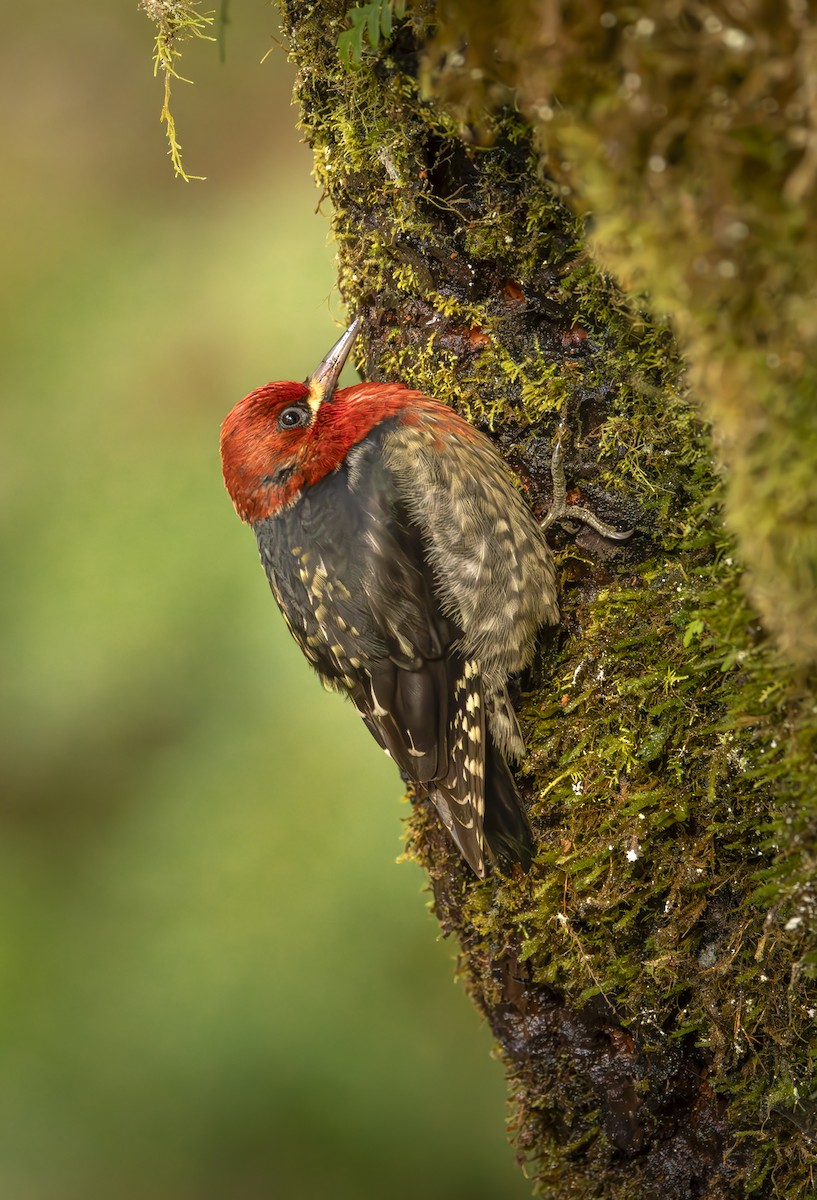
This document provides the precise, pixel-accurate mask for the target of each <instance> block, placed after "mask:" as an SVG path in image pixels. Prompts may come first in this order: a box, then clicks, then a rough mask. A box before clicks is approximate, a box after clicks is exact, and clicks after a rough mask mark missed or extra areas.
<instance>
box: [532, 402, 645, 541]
mask: <svg viewBox="0 0 817 1200" xmlns="http://www.w3.org/2000/svg"><path fill="white" fill-rule="evenodd" d="M565 433H566V428H565V426H564V424H561V425H559V428H558V429H557V431H556V442H555V444H554V446H553V457H552V458H551V460H550V476H551V479H552V480H553V501H552V503H551V506H550V508H549V509H548V513H547V516H546V517H545V519H544V520H543V521H542V522H541V524H540V528H541V529H542V531H543V532H546V531H547V530H548V529H550V527H551V525H556V524H561V523H562V522H563V521H581V522H582V524H584V525H589V526H590V528H591V529H595V531H596V533H600V534H601V536H602V537H606V538H611V539H612V540H613V541H616V542H626V540H627V538H630V537H632V536H633V534H634V533H635V530H634V529H614V528H613V526H612V525H607V524H605V522H604V521H601V520H599V518H598V517H597V516H596V515H595V513H592V512H590V510H589V509H588V508H581V507H580V506H579V505H576V504H568V503H567V480H566V479H565V469H564V461H563V455H562V438H563V436H564V434H565Z"/></svg>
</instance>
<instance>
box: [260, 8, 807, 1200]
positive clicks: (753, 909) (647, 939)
mask: <svg viewBox="0 0 817 1200" xmlns="http://www.w3.org/2000/svg"><path fill="white" fill-rule="evenodd" d="M283 10H284V16H285V25H286V29H287V33H288V36H289V39H290V45H291V52H292V56H293V59H294V61H295V62H296V64H297V67H298V72H299V75H298V85H297V97H298V100H299V102H300V105H301V114H302V121H303V127H304V130H305V134H306V137H307V138H308V140H309V142H310V144H311V145H312V147H313V149H314V152H315V162H316V176H317V180H318V183H319V186H320V188H321V189H322V191H323V194H324V195H325V196H327V197H328V199H329V200H330V201H331V205H332V223H333V231H334V234H335V238H336V241H337V247H338V260H339V288H340V293H341V296H342V298H343V300H344V301H345V303H346V306H347V310H349V311H352V310H353V311H354V312H356V313H359V314H360V315H361V317H362V319H363V334H362V337H363V340H364V342H365V345H366V347H367V361H366V374H367V376H368V377H369V378H373V379H381V380H394V379H400V380H403V381H405V382H406V383H409V384H412V385H415V386H417V387H419V388H421V389H422V390H423V391H425V392H426V393H428V394H430V395H435V396H437V397H438V398H439V399H441V400H443V401H445V402H448V403H451V404H452V405H454V406H455V407H456V408H457V409H458V410H459V411H460V412H462V413H464V414H465V415H466V416H467V417H468V418H469V419H470V420H472V421H473V422H474V423H475V424H477V425H478V426H480V427H481V428H483V429H486V430H488V431H492V433H493V436H494V437H495V438H496V440H497V442H498V444H499V446H500V449H501V450H502V452H503V454H504V456H505V457H506V458H507V460H508V461H509V462H510V463H511V464H512V466H513V467H514V469H515V470H516V473H517V476H518V478H519V480H520V484H521V486H522V488H523V490H524V491H525V492H526V494H527V496H528V498H529V500H530V502H531V504H532V505H533V506H534V509H535V510H536V511H537V513H539V514H540V515H544V513H545V511H546V509H547V505H548V502H549V500H550V469H549V468H550V458H551V451H552V445H553V439H554V436H555V434H556V430H557V427H558V426H559V425H560V423H561V424H562V426H563V429H565V430H567V431H568V432H567V435H566V436H565V451H566V455H565V463H566V469H567V475H568V482H569V485H570V487H571V489H572V492H571V498H573V499H575V500H576V501H577V502H583V503H586V504H588V505H589V506H590V507H592V508H594V509H595V510H596V511H597V512H598V514H599V515H600V516H601V517H602V518H603V519H605V520H608V521H614V522H615V521H620V522H621V523H622V524H624V525H636V526H637V530H638V532H637V534H636V535H635V536H634V537H633V539H631V541H630V542H628V543H627V544H626V546H625V547H622V546H621V545H615V546H614V545H612V544H610V543H608V542H606V541H605V540H604V539H603V538H600V537H598V536H597V535H595V534H593V533H592V531H583V532H581V533H578V534H575V531H570V530H562V531H554V532H553V534H552V536H551V541H552V544H553V545H554V548H555V550H556V553H557V561H558V567H559V574H560V579H561V589H562V592H561V609H562V624H561V626H560V628H559V630H558V632H557V634H556V636H555V637H554V638H552V639H550V640H549V641H547V642H546V643H544V644H543V645H542V647H541V651H540V654H539V656H538V658H537V661H536V663H535V665H534V668H533V669H532V670H531V672H530V673H529V674H528V675H527V676H525V677H524V678H523V679H522V680H521V684H520V691H519V694H518V697H517V706H518V708H519V711H520V714H521V719H522V724H523V732H524V734H525V739H526V743H527V745H528V748H529V755H528V758H527V760H526V762H525V765H524V768H523V771H522V773H521V775H520V776H519V782H520V784H521V786H522V789H523V793H524V795H525V798H526V800H527V802H528V806H529V809H530V812H531V816H532V820H533V823H534V829H535V832H536V834H537V838H538V842H539V847H540V849H539V855H538V859H537V861H536V862H535V863H534V866H533V869H532V870H531V871H530V872H529V873H528V874H522V873H521V872H517V873H516V874H513V875H510V876H508V877H503V876H501V875H497V874H494V875H492V876H489V878H488V879H487V880H486V881H484V882H479V881H476V880H475V879H474V878H473V877H472V876H470V875H469V874H468V871H467V868H464V867H462V866H461V862H460V859H459V855H458V854H457V852H456V850H454V849H452V848H451V846H450V844H449V842H448V841H447V839H446V837H445V835H444V833H442V832H441V831H440V829H439V825H438V824H437V823H436V822H434V821H432V820H431V819H430V817H429V816H428V813H427V811H426V809H425V808H423V807H422V806H420V805H418V806H416V808H415V810H414V812H413V814H412V817H411V819H410V821H409V836H408V848H409V852H410V853H411V854H413V855H414V856H416V857H417V858H418V859H419V860H420V861H421V862H422V863H423V864H424V865H425V866H426V868H427V870H428V872H429V876H430V879H431V886H432V889H433V894H434V906H435V911H436V915H437V917H438V919H439V920H440V923H441V925H442V927H443V929H444V930H445V931H446V932H450V933H455V934H456V936H457V938H458V939H459V942H460V945H461V947H462V954H461V967H460V971H461V976H462V978H463V980H464V982H465V985H466V988H467V990H468V992H469V994H470V995H471V997H472V999H473V1000H474V1002H475V1003H476V1004H477V1006H478V1007H479V1008H480V1009H481V1010H482V1011H483V1012H484V1013H485V1014H486V1016H487V1018H488V1020H489V1021H490V1023H491V1026H492V1028H493V1030H494V1033H495V1035H496V1037H497V1039H498V1041H499V1043H500V1045H501V1047H502V1050H503V1053H504V1056H505V1061H506V1064H507V1068H508V1074H509V1080H510V1093H511V1118H510V1128H511V1132H512V1135H513V1137H514V1138H515V1141H516V1145H517V1147H518V1149H519V1153H520V1155H521V1156H522V1157H525V1158H527V1159H528V1160H529V1162H530V1170H531V1172H532V1173H533V1174H534V1175H535V1177H536V1180H537V1182H538V1184H539V1186H540V1188H541V1190H542V1192H543V1193H544V1194H546V1195H548V1197H553V1198H557V1197H558V1198H561V1197H564V1198H565V1200H566V1198H567V1197H571V1198H572V1197H576V1196H584V1197H600V1198H605V1200H609V1198H615V1200H627V1198H630V1197H638V1198H639V1200H642V1198H643V1197H644V1196H656V1195H661V1196H662V1197H666V1198H667V1200H671V1198H677V1200H688V1198H689V1197H692V1196H701V1197H708V1198H714V1197H735V1198H737V1197H739V1196H740V1197H745V1196H749V1197H751V1196H756V1197H761V1196H768V1195H772V1194H773V1195H776V1196H785V1197H795V1196H800V1197H805V1196H806V1195H808V1194H810V1189H811V1188H812V1184H811V1182H810V1180H811V1167H812V1163H813V1159H814V1141H813V1132H814V1127H815V1123H814V1107H813V1103H812V1100H811V1094H812V1092H813V1090H814V1085H813V1082H812V1080H813V1076H812V1064H811V1052H810V1047H811V1045H812V1044H813V1036H812V1035H813V1028H814V1011H815V1008H817V997H815V989H814V985H813V974H814V969H815V957H814V956H815V947H814V938H813V934H812V927H813V924H814V893H813V890H812V884H811V879H812V875H813V848H814V842H815V838H814V830H815V819H814V818H815V813H814V805H815V800H814V797H815V795H817V777H816V773H815V765H814V750H815V740H816V739H815V734H816V733H817V714H816V713H815V707H814V703H813V699H812V697H811V694H810V693H809V691H808V689H807V688H806V687H805V686H804V682H803V680H802V679H799V680H798V679H797V678H796V676H795V674H794V672H793V670H792V668H791V667H790V665H789V664H788V663H787V661H786V660H785V659H784V658H782V656H781V655H780V654H779V652H778V651H776V650H775V649H774V648H773V646H772V644H771V642H770V641H769V639H768V638H767V637H766V635H765V634H764V631H763V629H762V627H761V624H760V622H759V620H758V618H757V617H756V615H755V613H754V612H753V611H752V609H751V608H750V606H749V604H748V602H747V601H746V599H745V597H744V594H743V592H742V590H741V564H740V561H739V558H738V555H737V552H736V550H735V547H734V545H733V543H732V541H731V539H730V536H729V535H728V534H727V532H726V531H725V529H724V527H723V524H722V520H721V512H720V492H719V485H718V483H717V482H716V478H715V476H714V474H713V469H712V455H711V446H710V441H709V436H708V431H707V429H706V428H705V427H704V426H702V424H701V423H700V421H699V419H698V418H697V416H696V411H697V410H696V408H695V407H694V406H691V405H689V404H688V403H687V402H686V401H685V400H684V398H683V395H680V394H679V380H680V374H681V364H680V361H679V358H678V355H677V352H676V350H675V347H674V344H673V341H672V338H671V336H670V334H669V332H668V330H667V328H666V327H665V326H664V325H662V324H661V323H656V322H655V321H653V320H649V319H647V318H646V317H645V316H644V315H643V314H642V312H641V310H640V307H639V305H638V303H637V302H631V301H628V300H627V299H626V298H625V297H624V296H623V295H622V293H621V292H620V291H619V290H618V289H617V288H616V286H615V284H614V283H612V282H611V281H610V280H609V279H608V278H606V277H605V276H604V275H603V274H602V273H601V272H600V271H599V270H598V269H597V267H596V266H595V265H594V263H593V261H592V259H591V258H590V257H589V256H588V253H587V251H586V249H585V245H584V234H583V229H582V226H581V224H580V223H579V222H577V221H576V220H575V218H574V217H573V216H571V214H570V213H569V212H568V211H567V210H566V209H565V207H564V205H563V200H562V197H561V195H560V194H559V189H558V187H556V186H554V185H553V184H552V183H551V182H550V181H549V179H548V177H547V176H548V171H547V170H546V169H545V167H544V166H543V163H542V161H541V158H540V155H539V153H538V152H537V149H536V146H535V138H534V136H533V132H532V130H531V128H530V127H529V126H528V125H527V124H526V122H525V120H524V119H523V118H522V117H521V116H520V114H519V112H518V111H517V110H516V109H514V108H513V107H511V106H510V105H509V106H507V107H504V108H503V107H497V108H495V109H494V110H493V112H492V113H489V112H487V111H483V112H482V113H481V114H480V117H479V120H478V121H476V120H472V119H471V118H470V117H468V118H467V119H466V118H465V117H462V118H460V117H459V116H456V115H453V114H452V112H451V111H450V110H449V109H447V108H446V107H444V106H442V105H441V104H440V103H439V102H435V101H433V100H432V99H431V98H430V96H429V95H427V94H426V95H424V94H423V93H422V91H421V88H420V84H419V83H418V78H419V74H420V62H421V58H422V55H423V52H424V49H425V48H426V47H427V45H428V43H429V39H430V37H431V34H432V33H433V29H432V27H431V25H430V21H431V7H430V5H429V6H420V5H416V6H414V8H410V9H409V14H408V16H407V17H406V18H405V19H404V20H403V21H397V20H395V22H394V23H393V27H392V31H391V34H390V36H389V37H384V36H383V34H382V29H381V32H380V34H379V35H378V38H377V47H376V49H374V48H373V47H372V45H370V44H369V43H368V42H367V40H366V39H365V38H361V45H360V54H359V61H355V56H350V55H348V54H346V55H344V56H342V55H341V54H340V53H339V49H338V41H339V38H340V37H341V35H342V34H343V32H344V30H346V29H347V28H349V24H348V22H347V13H346V6H345V4H344V3H342V2H340V0H335V2H332V0H321V3H319V4H318V3H310V2H308V0H306V2H304V0H298V3H294V2H293V3H289V4H287V3H285V4H284V5H283ZM509 53H510V51H509ZM506 94H507V93H506ZM493 98H494V100H495V99H496V98H497V97H496V95H494V97H493ZM501 98H502V95H501V94H500V95H499V99H500V100H501ZM577 136H578V135H577ZM647 219H648V218H646V217H645V220H647Z"/></svg>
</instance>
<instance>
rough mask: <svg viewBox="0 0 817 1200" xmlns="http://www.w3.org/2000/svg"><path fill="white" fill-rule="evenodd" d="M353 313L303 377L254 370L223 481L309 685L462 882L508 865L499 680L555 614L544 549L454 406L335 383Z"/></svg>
mask: <svg viewBox="0 0 817 1200" xmlns="http://www.w3.org/2000/svg"><path fill="white" fill-rule="evenodd" d="M358 327H359V322H358V321H357V320H356V321H354V322H353V323H352V325H350V327H349V328H348V329H347V330H346V332H345V333H344V334H343V336H342V337H341V338H340V339H339V341H338V342H337V343H336V344H335V346H333V348H332V349H331V350H330V351H329V353H328V354H327V356H326V358H324V360H323V361H322V362H321V364H320V365H319V367H318V368H317V370H316V371H315V372H314V373H313V374H312V375H311V376H310V377H309V378H308V379H307V380H306V381H305V382H304V383H294V382H283V383H268V384H266V385H265V386H264V387H260V388H257V389H256V390H255V391H253V392H251V393H250V394H249V395H248V396H246V397H245V398H244V399H243V400H241V401H239V403H238V404H237V405H236V406H235V408H234V409H233V410H232V412H230V413H229V415H228V416H227V418H226V420H225V421H224V424H223V426H222V430H221V458H222V466H223V471H224V481H225V484H226V487H227V491H228V492H229V494H230V497H231V499H232V501H233V504H234V506H235V509H236V512H237V513H238V515H239V517H240V518H241V519H242V520H243V521H245V522H246V523H247V524H249V525H251V526H252V528H253V530H254V531H255V535H256V538H257V540H258V548H259V551H260V554H261V562H262V564H263V567H264V570H265V571H266V574H267V578H268V579H269V583H270V586H271V588H272V592H273V594H274V596H275V599H276V600H277V602H278V605H279V607H280V609H281V612H282V613H283V616H284V620H285V621H286V623H287V625H288V627H289V630H290V632H291V633H292V635H293V637H294V638H295V640H296V642H297V643H298V645H299V646H300V648H301V650H302V651H303V653H304V654H305V656H306V658H307V659H308V660H309V662H310V663H311V664H312V666H313V667H314V668H315V670H316V671H317V673H318V675H319V676H320V678H321V680H322V681H323V683H324V685H325V686H326V687H327V688H329V689H330V690H333V691H340V692H344V693H345V694H346V695H347V696H348V697H349V698H350V699H351V701H352V703H353V704H354V705H355V707H356V709H357V711H358V712H359V713H360V715H361V717H362V718H363V720H364V722H365V724H366V726H367V728H368V729H369V731H370V733H371V734H372V735H373V736H374V738H375V740H376V741H377V742H378V743H379V745H380V746H381V747H382V748H383V749H384V750H386V751H387V752H388V753H389V754H390V756H391V757H392V759H393V760H394V761H395V763H396V764H397V766H398V767H399V769H400V771H401V773H402V775H403V777H404V779H405V780H406V781H407V782H408V783H409V784H410V785H411V786H412V789H413V791H414V793H415V795H416V796H420V797H427V798H428V799H430V800H431V801H432V803H433V804H434V806H435V808H436V810H437V813H438V814H439V816H440V818H441V820H442V822H443V824H444V825H445V827H446V829H447V830H448V832H449V833H450V835H451V837H452V838H453V840H454V842H455V843H456V845H457V846H458V848H459V850H460V852H461V854H462V856H463V857H464V858H465V860H466V861H467V862H468V863H469V864H470V866H471V868H472V869H473V870H474V871H475V872H476V874H477V875H478V876H479V877H480V878H484V877H485V874H486V871H487V867H488V864H489V863H490V862H491V861H492V860H493V861H496V860H498V861H499V863H500V865H502V866H507V865H508V864H511V863H520V864H521V865H522V867H523V868H524V869H527V868H528V866H529V865H530V862H531V859H532V856H533V852H534V840H533V835H532V832H531V827H530V824H529V821H528V817H527V814H526V812H525V808H524V806H523V803H522V800H521V798H520V796H519V793H518V791H517V788H516V785H515V783H514V780H513V776H512V775H511V772H510V769H509V766H508V763H509V761H517V760H519V759H520V758H521V756H522V754H523V752H524V745H523V741H522V736H521V733H520V730H519V724H518V721H517V719H516V715H515V713H514V711H513V708H512V707H511V702H510V699H509V696H508V688H507V684H508V678H509V676H511V675H513V674H515V673H516V672H518V671H520V670H521V669H522V668H523V667H525V666H526V665H527V664H528V663H529V662H530V660H531V657H532V655H533V651H534V644H535V640H536V636H537V633H538V631H539V629H540V628H541V627H542V626H543V625H552V624H555V623H556V622H558V620H559V608H558V603H557V590H556V577H555V571H554V567H553V560H552V556H551V553H550V549H549V547H548V544H547V542H546V540H545V536H544V532H543V530H542V529H541V528H540V526H539V525H538V524H537V522H536V521H535V519H534V518H533V516H532V514H531V512H530V511H529V509H528V507H527V506H526V504H525V502H524V500H523V499H522V497H521V495H520V494H519V492H518V491H517V490H516V488H515V487H514V484H513V482H512V480H511V478H510V476H509V474H508V471H507V468H506V466H505V464H504V462H503V461H502V459H501V458H500V457H499V455H498V454H497V452H496V450H495V449H494V447H493V445H492V443H491V442H490V441H489V439H488V438H487V437H485V436H484V435H483V434H481V433H480V432H479V431H478V430H476V429H474V428H473V426H471V425H469V424H468V422H467V421H465V420H464V419H463V418H462V417H460V416H459V415H458V414H457V413H455V412H454V411H453V409H451V408H449V407H448V406H447V405H445V404H442V403H440V402H439V401H438V400H434V399H432V398H431V397H430V396H426V395H424V394H423V393H422V392H418V391H412V390H410V389H409V388H407V387H405V386H404V385H403V384H391V383H388V384H387V383H360V384H356V385H355V386H353V387H347V388H344V389H342V390H337V382H338V378H339V376H340V373H341V370H342V368H343V365H344V363H345V362H346V360H347V358H348V356H349V352H350V350H351V348H352V344H353V342H354V340H355V337H356V335H357V332H358Z"/></svg>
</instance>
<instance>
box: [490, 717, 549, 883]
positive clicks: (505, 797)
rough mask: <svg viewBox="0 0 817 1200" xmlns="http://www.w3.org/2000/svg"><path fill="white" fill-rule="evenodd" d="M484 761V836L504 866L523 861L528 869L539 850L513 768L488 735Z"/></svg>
mask: <svg viewBox="0 0 817 1200" xmlns="http://www.w3.org/2000/svg"><path fill="white" fill-rule="evenodd" d="M486 751H487V753H486V761H485V825H484V829H485V840H486V842H487V843H488V847H489V849H490V851H491V854H492V855H493V856H494V858H495V859H497V860H498V862H499V863H500V865H501V866H505V865H509V864H511V863H520V864H521V866H522V869H523V870H525V871H527V869H528V868H529V867H530V865H531V862H532V860H533V856H534V853H535V851H536V843H535V842H534V839H533V831H532V830H531V827H530V822H529V820H528V814H527V813H526V812H525V806H524V805H523V803H522V798H521V796H520V795H519V792H518V791H517V790H516V784H515V783H514V781H513V776H512V775H511V772H510V768H509V767H508V764H507V763H506V761H505V759H504V758H503V756H502V755H501V754H500V752H499V751H498V750H497V748H496V746H495V745H494V744H493V740H492V739H491V738H490V737H489V738H488V745H487V747H486Z"/></svg>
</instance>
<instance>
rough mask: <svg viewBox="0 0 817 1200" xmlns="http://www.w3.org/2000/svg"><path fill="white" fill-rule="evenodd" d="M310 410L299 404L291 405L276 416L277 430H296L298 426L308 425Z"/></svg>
mask: <svg viewBox="0 0 817 1200" xmlns="http://www.w3.org/2000/svg"><path fill="white" fill-rule="evenodd" d="M311 415H312V414H311V413H310V410H309V409H308V408H304V407H302V406H301V405H299V404H291V405H290V406H289V407H288V408H285V409H284V410H283V411H282V412H281V413H280V414H279V416H278V428H279V429H297V428H298V426H299V425H301V426H302V425H308V424H309V421H310V417H311Z"/></svg>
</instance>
